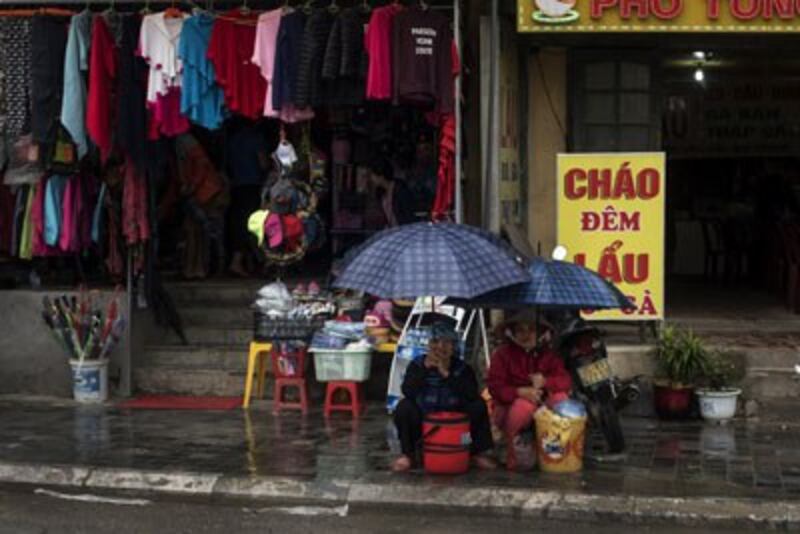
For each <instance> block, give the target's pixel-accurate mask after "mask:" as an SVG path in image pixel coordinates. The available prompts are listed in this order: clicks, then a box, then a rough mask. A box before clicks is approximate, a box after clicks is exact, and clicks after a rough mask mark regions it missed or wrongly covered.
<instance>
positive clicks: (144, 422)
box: [0, 399, 800, 500]
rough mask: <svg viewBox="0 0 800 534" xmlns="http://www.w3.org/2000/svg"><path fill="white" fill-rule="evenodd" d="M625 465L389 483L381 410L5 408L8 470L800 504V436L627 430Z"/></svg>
mask: <svg viewBox="0 0 800 534" xmlns="http://www.w3.org/2000/svg"><path fill="white" fill-rule="evenodd" d="M624 427H625V434H626V438H627V442H628V444H629V448H628V452H627V454H626V455H625V456H624V457H622V458H608V457H604V456H603V455H602V441H601V440H600V438H599V436H597V435H590V436H589V438H588V443H587V453H586V454H587V458H586V464H585V469H584V470H583V472H581V473H579V474H575V475H548V474H544V473H540V472H532V473H509V472H506V471H505V470H502V469H501V470H498V471H495V472H477V471H471V472H470V473H468V474H467V475H463V476H459V477H432V476H427V475H425V474H424V473H422V472H421V471H414V472H411V473H408V474H403V475H394V474H392V473H390V472H389V471H388V465H389V462H390V460H391V458H392V451H391V450H390V444H389V439H388V437H389V436H390V435H391V432H390V429H391V423H390V420H389V418H388V417H387V416H386V415H385V413H384V411H383V410H382V407H381V406H380V405H371V406H370V407H369V410H368V412H367V414H365V415H364V416H363V417H362V418H361V419H360V420H359V421H357V422H355V423H353V422H351V421H350V420H349V419H348V417H347V416H345V415H343V414H342V415H340V416H337V417H334V418H332V420H331V422H330V423H328V424H326V423H325V420H324V419H323V417H322V414H321V413H319V412H312V413H311V414H309V415H308V416H307V417H305V418H303V417H301V416H300V415H299V414H298V413H296V412H284V413H283V414H282V415H280V416H275V415H273V414H272V412H270V411H268V410H267V405H265V404H260V405H257V406H256V407H255V408H254V409H251V410H250V411H249V412H246V411H243V410H239V409H236V410H231V411H222V412H202V411H163V410H121V409H118V408H115V407H113V406H106V407H104V406H98V407H93V406H79V405H75V404H73V403H71V402H55V403H53V402H30V401H28V402H21V401H19V400H17V399H0V429H2V432H0V459H1V460H2V461H4V462H10V463H14V462H19V463H26V464H39V463H41V464H60V465H70V466H85V467H114V468H121V469H142V470H148V469H149V470H158V471H171V470H175V471H189V472H208V473H220V474H225V475H235V476H247V475H258V476H280V477H294V478H297V479H300V480H317V481H329V480H342V479H347V480H360V481H364V482H369V483H391V482H393V481H402V482H403V483H405V484H420V485H421V486H428V485H435V486H448V485H450V486H454V487H457V486H459V485H469V484H477V485H481V486H491V487H498V488H509V489H520V488H526V487H531V488H537V489H547V490H556V491H564V492H577V493H591V494H601V495H602V494H624V495H638V496H648V495H652V496H666V497H673V496H674V497H692V496H698V497H745V498H749V497H753V498H760V499H767V500H771V499H775V500H781V499H798V498H800V426H797V425H781V424H773V423H758V422H747V421H743V420H741V421H735V422H734V423H731V424H730V425H728V426H712V425H708V424H704V423H703V422H702V421H690V422H680V423H679V422H661V421H657V420H654V419H643V418H628V419H626V420H625V421H624Z"/></svg>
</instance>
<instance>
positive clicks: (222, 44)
mask: <svg viewBox="0 0 800 534" xmlns="http://www.w3.org/2000/svg"><path fill="white" fill-rule="evenodd" d="M257 22H258V14H255V13H253V14H250V13H247V14H245V13H242V12H241V11H240V10H239V9H232V10H230V11H227V12H226V13H224V18H218V19H217V20H216V21H214V28H213V30H212V31H211V39H210V41H209V44H208V52H207V54H208V58H209V59H210V60H211V62H212V63H213V64H214V71H215V73H216V76H217V82H218V83H219V84H220V85H221V86H222V88H223V90H224V92H225V104H226V105H227V106H228V108H229V109H230V110H231V111H233V112H236V113H239V114H241V115H244V116H245V117H248V118H251V119H257V118H259V117H261V116H262V115H263V113H264V97H265V94H266V91H267V84H266V82H265V81H264V78H263V77H262V76H261V72H259V69H258V66H256V65H254V64H253V63H252V62H251V59H252V56H253V46H254V45H255V40H256V23H257Z"/></svg>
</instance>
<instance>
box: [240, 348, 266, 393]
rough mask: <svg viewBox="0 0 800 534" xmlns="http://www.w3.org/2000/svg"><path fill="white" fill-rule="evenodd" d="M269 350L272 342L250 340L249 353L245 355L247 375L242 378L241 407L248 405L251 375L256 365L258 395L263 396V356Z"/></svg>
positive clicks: (264, 366) (251, 383)
mask: <svg viewBox="0 0 800 534" xmlns="http://www.w3.org/2000/svg"><path fill="white" fill-rule="evenodd" d="M270 352H272V343H264V342H262V341H251V342H250V353H249V354H248V356H247V375H246V376H245V380H244V398H243V399H242V408H249V407H250V397H251V396H252V394H253V375H254V374H255V373H256V367H258V369H257V371H258V382H257V391H258V396H259V397H260V398H262V399H263V398H264V379H265V378H266V375H267V366H266V363H265V362H264V358H266V357H267V355H268V354H269V353H270Z"/></svg>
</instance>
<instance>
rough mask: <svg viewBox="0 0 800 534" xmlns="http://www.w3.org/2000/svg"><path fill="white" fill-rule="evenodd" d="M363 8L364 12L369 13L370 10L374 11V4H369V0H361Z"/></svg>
mask: <svg viewBox="0 0 800 534" xmlns="http://www.w3.org/2000/svg"><path fill="white" fill-rule="evenodd" d="M361 10H362V11H363V12H364V13H369V12H370V11H372V6H371V5H369V0H364V1H363V2H361Z"/></svg>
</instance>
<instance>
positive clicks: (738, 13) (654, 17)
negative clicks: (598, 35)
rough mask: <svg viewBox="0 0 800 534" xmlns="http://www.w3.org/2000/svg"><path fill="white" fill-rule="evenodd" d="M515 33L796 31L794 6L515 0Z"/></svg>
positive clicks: (743, 1)
mask: <svg viewBox="0 0 800 534" xmlns="http://www.w3.org/2000/svg"><path fill="white" fill-rule="evenodd" d="M517 30H518V31H520V32H555V33H562V32H568V33H592V32H616V33H630V32H709V33H719V32H753V33H787V32H798V31H800V2H798V1H797V0H517Z"/></svg>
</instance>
